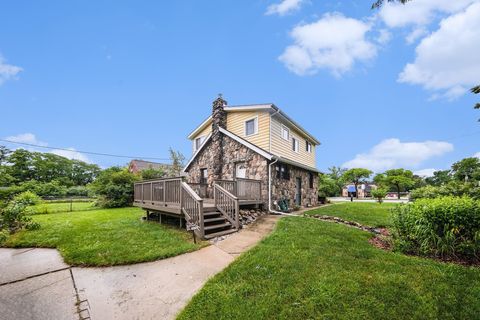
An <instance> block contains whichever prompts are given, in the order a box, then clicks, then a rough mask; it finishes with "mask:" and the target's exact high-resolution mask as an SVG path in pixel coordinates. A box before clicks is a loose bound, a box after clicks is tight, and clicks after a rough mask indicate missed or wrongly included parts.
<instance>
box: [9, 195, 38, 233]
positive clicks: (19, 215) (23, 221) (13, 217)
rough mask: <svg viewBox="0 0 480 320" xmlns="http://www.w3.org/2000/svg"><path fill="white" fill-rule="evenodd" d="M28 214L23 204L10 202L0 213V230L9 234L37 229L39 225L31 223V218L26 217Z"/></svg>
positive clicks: (26, 207) (28, 211)
mask: <svg viewBox="0 0 480 320" xmlns="http://www.w3.org/2000/svg"><path fill="white" fill-rule="evenodd" d="M29 213H30V210H29V208H28V206H27V205H26V204H25V203H22V202H18V201H11V202H10V203H9V204H8V205H7V206H6V207H4V208H2V209H1V211H0V230H8V231H9V232H10V233H14V232H16V231H18V230H20V229H22V228H26V229H28V230H33V229H38V228H39V227H40V226H39V224H38V223H36V222H32V218H31V217H29V216H28V215H29Z"/></svg>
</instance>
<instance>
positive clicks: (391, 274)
mask: <svg viewBox="0 0 480 320" xmlns="http://www.w3.org/2000/svg"><path fill="white" fill-rule="evenodd" d="M338 207H341V206H338ZM325 209H327V208H325ZM330 210H331V209H330ZM370 237H371V235H370V234H369V233H367V232H363V231H360V230H357V229H354V228H349V227H347V226H344V225H340V224H334V223H330V222H324V221H319V220H314V219H307V218H303V217H288V218H283V219H281V220H280V221H279V223H278V226H277V229H276V230H275V231H274V232H273V233H272V234H271V235H270V236H269V237H267V238H266V239H265V240H263V241H262V242H261V243H260V244H259V245H258V246H257V247H255V248H253V249H252V250H250V251H248V252H247V253H245V254H244V255H242V256H241V257H240V258H238V260H236V261H235V262H234V263H233V264H231V265H230V266H229V267H228V268H227V269H225V270H224V271H223V272H221V273H219V274H218V275H216V276H215V277H214V278H212V279H211V280H210V281H208V283H207V284H206V285H205V287H204V288H203V289H201V291H200V292H199V293H198V294H197V295H195V296H194V298H193V299H192V301H191V302H190V303H189V305H188V306H187V307H186V309H184V310H183V312H182V313H181V314H180V315H179V319H249V320H250V319H478V317H479V314H480V269H479V268H474V267H463V266H458V265H453V264H445V263H441V262H437V261H433V260H428V259H422V258H417V257H411V256H405V255H402V254H398V253H392V252H386V251H382V250H380V249H377V248H375V247H373V246H372V245H370V244H369V243H368V239H369V238H370Z"/></svg>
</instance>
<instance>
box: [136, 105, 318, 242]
mask: <svg viewBox="0 0 480 320" xmlns="http://www.w3.org/2000/svg"><path fill="white" fill-rule="evenodd" d="M188 138H189V139H190V140H191V141H192V148H193V156H192V157H191V159H190V161H189V162H188V163H187V165H186V167H185V169H184V173H185V174H184V176H181V177H173V178H164V179H154V180H147V181H141V182H137V183H135V189H134V205H135V206H138V207H141V208H143V209H145V210H146V211H147V217H148V218H149V219H152V217H154V219H155V218H158V220H159V221H160V222H162V217H164V216H169V217H172V216H173V217H175V218H177V219H178V221H179V223H180V227H182V226H183V225H184V222H185V223H186V226H187V229H190V230H193V231H194V232H195V233H196V234H197V235H198V236H199V237H201V238H206V239H210V238H214V237H217V236H221V235H225V234H228V233H231V232H235V231H237V230H239V229H240V228H241V222H240V208H241V207H244V206H252V205H255V206H263V208H264V209H265V210H269V211H276V210H278V204H279V203H280V202H281V203H283V204H284V205H285V203H286V202H287V201H279V200H288V203H289V206H290V208H292V207H294V206H295V205H297V206H304V207H305V206H313V205H316V204H317V199H318V191H317V190H318V180H319V179H318V171H317V169H316V164H315V149H316V147H317V146H318V145H319V144H320V143H319V142H318V140H317V139H315V137H313V136H312V135H311V134H310V133H308V132H307V131H306V130H305V129H303V128H302V127H301V126H300V125H299V124H297V123H296V122H295V121H293V120H292V119H291V118H290V117H288V116H287V115H286V114H285V113H284V112H282V111H281V110H280V109H279V108H277V107H276V106H275V105H273V104H259V105H244V106H229V105H228V104H227V102H226V101H225V100H223V99H222V97H219V98H218V99H216V100H215V101H214V102H213V108H212V114H211V115H210V116H209V117H208V118H207V119H206V120H205V121H203V122H202V123H201V124H200V125H199V126H198V127H197V128H195V130H193V132H192V133H190V135H189V136H188ZM283 209H285V206H284V207H283Z"/></svg>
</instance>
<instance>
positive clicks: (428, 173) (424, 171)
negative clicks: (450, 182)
mask: <svg viewBox="0 0 480 320" xmlns="http://www.w3.org/2000/svg"><path fill="white" fill-rule="evenodd" d="M435 171H438V170H437V169H434V168H429V169H422V170H417V171H415V172H414V173H413V174H414V175H416V176H419V177H423V178H427V177H433V173H434V172H435Z"/></svg>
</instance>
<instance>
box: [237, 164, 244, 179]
mask: <svg viewBox="0 0 480 320" xmlns="http://www.w3.org/2000/svg"><path fill="white" fill-rule="evenodd" d="M235 177H237V178H243V179H245V178H246V177H247V166H246V164H245V162H238V163H237V164H236V165H235Z"/></svg>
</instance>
